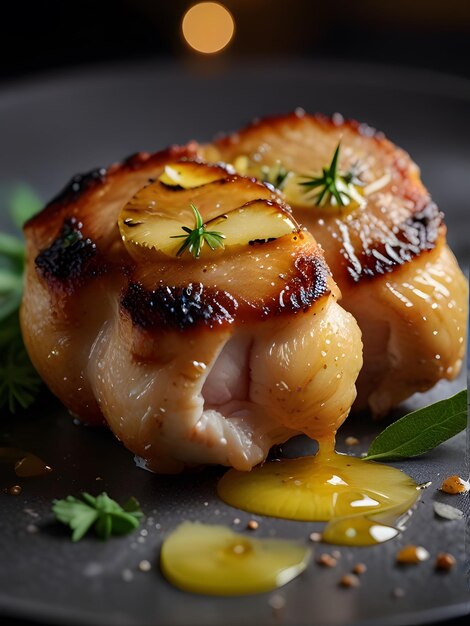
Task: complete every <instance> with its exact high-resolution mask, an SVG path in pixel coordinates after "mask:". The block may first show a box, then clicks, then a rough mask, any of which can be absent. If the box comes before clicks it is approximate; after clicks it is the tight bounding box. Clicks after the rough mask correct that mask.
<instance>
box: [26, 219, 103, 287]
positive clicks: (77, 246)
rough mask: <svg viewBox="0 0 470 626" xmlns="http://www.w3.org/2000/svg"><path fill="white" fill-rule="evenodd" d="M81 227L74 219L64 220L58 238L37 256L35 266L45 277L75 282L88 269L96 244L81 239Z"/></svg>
mask: <svg viewBox="0 0 470 626" xmlns="http://www.w3.org/2000/svg"><path fill="white" fill-rule="evenodd" d="M82 227H83V225H82V223H81V222H79V221H78V220H76V219H75V218H74V217H72V218H69V219H66V220H65V221H64V224H63V226H62V229H61V231H60V233H59V236H58V237H57V238H56V239H55V240H54V241H53V242H52V244H51V245H50V246H49V248H46V249H45V250H41V252H40V253H39V254H38V256H37V257H36V259H35V264H36V267H37V268H38V270H39V271H41V272H42V274H43V275H44V276H45V277H52V278H55V279H57V280H59V281H66V280H76V279H77V278H79V277H80V276H82V274H83V273H84V271H85V270H86V269H87V268H88V266H89V263H90V261H91V259H92V258H93V257H94V256H95V255H96V244H95V243H93V241H92V240H91V239H89V238H84V237H83V233H82V231H81V229H82Z"/></svg>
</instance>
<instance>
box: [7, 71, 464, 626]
mask: <svg viewBox="0 0 470 626" xmlns="http://www.w3.org/2000/svg"><path fill="white" fill-rule="evenodd" d="M296 106H302V107H304V108H306V109H307V110H309V111H316V110H318V111H323V112H325V113H332V112H334V111H340V112H342V113H343V114H344V115H345V116H348V117H356V118H358V119H360V120H361V121H367V122H369V123H370V124H371V125H374V126H377V127H378V128H380V129H382V130H384V131H385V132H386V134H387V135H388V136H389V137H390V138H391V139H392V140H393V141H395V142H397V143H398V144H399V145H401V146H402V147H404V148H405V149H407V150H408V151H409V152H410V153H411V155H412V156H413V157H414V158H415V160H416V161H417V162H418V163H419V164H420V165H421V167H422V172H423V178H424V182H425V184H427V186H428V187H429V188H430V190H431V193H432V194H433V196H434V198H435V199H436V201H437V202H438V203H439V205H440V206H441V208H442V209H443V210H444V211H445V212H446V214H447V223H448V228H449V241H450V243H451V245H452V246H453V249H454V251H455V252H456V253H457V255H458V256H459V259H460V260H461V262H462V263H463V264H465V263H466V261H467V260H468V249H469V246H468V232H469V226H470V224H469V221H470V217H469V211H468V198H469V197H470V176H469V174H468V172H469V171H470V155H469V152H468V139H467V138H468V137H469V136H470V116H469V115H468V111H469V106H470V89H469V87H468V84H466V83H465V82H462V81H460V80H458V79H453V78H449V77H442V76H439V75H423V74H414V73H408V72H403V71H398V70H384V69H377V68H373V67H370V66H367V67H366V66H356V65H348V64H311V65H309V64H303V63H292V64H290V65H288V66H287V65H285V66H283V65H282V64H281V65H279V67H278V68H277V69H276V70H274V69H273V66H270V67H268V66H264V67H258V68H256V67H251V68H242V67H240V66H237V67H236V68H229V67H218V68H217V69H215V68H214V71H212V72H211V73H209V74H208V73H203V72H201V69H200V68H193V69H192V70H190V69H188V68H187V69H185V70H183V69H181V68H178V67H176V66H162V65H153V64H143V65H139V66H132V67H131V66H129V67H120V68H107V69H106V68H103V69H102V70H99V71H94V72H82V73H77V74H74V75H73V76H71V77H61V78H46V77H43V78H41V79H40V80H39V79H38V80H37V81H35V82H31V83H29V84H23V85H16V86H12V87H10V88H7V89H4V91H3V93H0V120H1V127H2V138H1V139H2V154H1V155H0V184H2V185H3V188H5V185H9V184H11V183H12V182H14V181H28V182H29V183H31V184H32V186H33V187H34V188H35V189H37V190H38V191H39V193H40V194H41V195H42V197H43V199H47V198H48V197H50V196H52V195H53V194H54V193H56V192H57V191H58V189H59V188H60V187H61V186H63V185H64V184H65V182H66V181H67V180H68V179H69V178H70V177H71V176H72V175H73V174H75V173H76V172H78V171H86V170H88V169H90V168H92V167H94V166H96V165H104V164H108V163H110V162H112V161H114V160H116V159H119V158H121V157H124V156H126V155H127V154H129V153H132V152H135V151H138V150H156V149H159V148H161V147H163V146H165V145H166V144H169V143H174V142H185V141H186V140H188V139H189V138H195V139H199V140H207V139H209V138H211V137H212V135H213V134H214V133H216V132H218V131H219V130H221V129H224V130H227V131H228V130H232V129H234V128H236V127H238V126H239V125H241V124H244V123H246V122H247V121H249V119H250V118H251V117H253V116H256V115H260V114H268V113H276V112H282V111H288V110H291V109H293V108H295V107H296ZM4 223H5V215H4V214H2V213H1V212H0V224H1V225H3V224H4ZM464 385H465V379H464V376H463V375H462V376H461V377H460V379H459V381H456V382H454V383H452V384H448V383H442V384H440V385H438V386H437V387H436V389H435V390H433V391H432V392H431V393H428V394H425V395H424V396H416V397H414V398H413V399H412V400H411V401H410V402H409V403H408V405H407V407H406V408H410V407H412V406H413V407H415V406H420V405H423V404H425V403H428V402H430V401H433V400H435V399H437V398H440V397H446V396H448V395H450V394H451V393H454V392H455V391H457V390H459V389H461V388H463V387H464ZM383 425H384V424H383V423H381V424H379V425H377V424H375V423H371V422H369V421H368V418H367V416H362V417H359V416H358V417H355V418H354V419H350V420H348V421H347V422H346V424H345V426H344V428H343V429H342V430H341V432H340V436H339V446H338V447H339V450H342V451H347V448H346V447H345V446H344V443H343V442H344V439H345V437H346V436H347V435H348V434H353V435H355V436H359V438H360V440H361V444H360V446H358V447H355V448H354V449H353V450H350V452H354V454H358V453H359V452H361V451H362V450H365V449H367V446H368V443H369V442H370V440H371V439H372V438H373V436H374V435H375V434H376V433H377V432H378V431H379V430H381V429H382V427H383ZM0 445H14V446H17V447H21V448H24V449H26V450H29V451H31V452H35V453H37V454H39V455H40V456H41V457H43V458H44V460H45V461H46V462H48V463H49V464H50V465H52V466H53V468H54V472H53V473H52V474H51V475H49V476H46V477H40V478H34V479H27V480H26V479H24V480H20V481H18V479H15V477H14V475H13V473H12V472H11V470H10V469H9V468H8V467H7V466H6V465H4V464H2V465H0V471H1V474H0V488H4V487H8V486H10V485H11V484H14V483H16V482H20V484H21V485H22V486H23V493H22V495H21V496H19V497H12V496H7V495H2V494H0V523H1V530H2V532H1V534H0V554H1V562H0V615H12V616H16V617H24V618H29V619H35V620H39V621H43V622H45V623H58V624H87V625H92V624H110V623H113V624H116V625H120V624H123V625H124V624H125V625H136V626H137V625H147V624H148V625H150V624H161V625H162V626H166V625H168V626H183V625H189V624H195V625H199V624H200V625H201V626H202V625H204V626H216V625H219V624H225V625H227V626H230V625H232V624H233V625H236V624H241V623H244V624H256V625H257V626H264V625H267V624H277V623H280V622H281V623H284V624H292V625H293V624H312V625H315V626H320V625H325V626H329V625H331V626H333V625H335V626H336V625H338V626H346V625H347V626H353V625H354V626H357V625H359V624H374V625H379V624H396V625H399V624H400V625H401V624H403V625H411V624H421V623H430V622H435V621H438V620H440V619H445V618H450V617H454V616H459V615H465V614H466V613H467V612H468V609H469V605H468V598H469V596H468V583H467V575H466V574H467V573H466V564H465V560H466V559H465V549H466V548H465V547H466V544H465V521H464V520H460V521H454V522H450V521H443V520H439V519H437V518H435V517H434V514H433V510H432V501H433V500H441V501H446V502H449V503H450V504H452V505H454V506H457V507H459V508H461V509H465V510H467V512H468V501H469V498H468V497H460V496H457V497H453V498H451V497H450V496H445V494H441V493H440V492H439V491H437V488H438V486H439V484H440V481H441V480H442V478H443V477H444V476H446V475H449V474H454V473H457V474H459V475H461V476H466V475H468V468H467V466H466V439H465V436H464V435H461V436H459V437H456V438H454V439H453V440H451V441H449V442H448V443H446V444H444V445H443V446H441V447H440V448H439V449H437V450H435V451H433V452H432V453H430V454H428V455H426V457H424V458H422V459H417V460H413V461H408V462H405V463H402V464H399V465H398V466H399V467H401V468H403V469H405V470H406V471H407V472H408V473H409V474H410V475H411V476H412V477H413V478H414V479H415V480H416V481H417V482H426V481H428V480H431V481H433V484H432V486H431V487H430V488H429V489H428V490H426V491H425V492H423V496H422V500H421V502H420V503H418V504H417V506H416V510H415V512H414V515H413V516H412V518H411V519H410V521H409V522H408V527H407V530H406V531H405V533H404V534H403V535H402V536H401V537H400V538H399V539H398V540H395V541H392V542H389V543H387V544H384V545H383V546H376V547H373V548H356V549H352V548H340V552H341V558H340V559H339V564H338V566H337V567H336V568H334V569H322V568H320V567H319V566H317V565H316V564H315V563H314V562H313V563H312V565H311V566H310V567H309V568H308V570H307V571H306V572H305V573H304V574H303V575H302V576H301V577H300V578H298V579H297V580H295V581H293V582H292V583H290V584H289V585H287V586H286V587H285V588H283V589H281V590H279V592H277V593H278V594H280V595H282V597H283V598H284V599H285V608H284V610H283V613H282V616H281V617H280V616H279V615H277V614H276V615H275V614H273V610H272V608H271V607H270V605H269V602H268V601H269V594H264V595H259V596H253V597H247V598H212V597H202V596H193V595H190V594H184V593H182V592H180V591H178V590H176V589H173V588H172V587H170V585H168V584H167V583H166V582H165V581H164V580H163V579H162V577H161V576H160V574H159V571H158V566H157V560H158V553H159V546H160V545H161V541H162V539H163V538H164V536H165V534H166V533H167V532H169V531H170V530H171V529H172V528H174V527H175V526H176V525H177V524H178V523H179V522H180V521H181V520H183V519H190V520H202V521H206V522H212V523H226V524H229V525H231V524H232V523H233V520H234V518H236V517H238V518H239V519H240V520H241V523H240V525H239V527H238V528H240V529H244V528H245V525H246V522H247V521H248V520H249V519H250V516H249V515H248V514H246V513H243V512H239V511H236V510H235V509H232V508H230V507H228V506H225V505H224V504H222V503H221V502H220V501H219V500H218V499H217V497H216V494H215V485H216V481H217V478H218V477H219V476H220V475H221V473H222V470H220V469H219V468H212V469H207V470H204V471H202V472H199V473H194V474H189V475H186V476H183V477H172V478H168V477H158V476H154V475H152V474H150V473H148V472H144V471H142V470H139V469H137V468H136V467H135V465H134V462H133V459H132V456H131V455H130V454H129V453H128V452H127V451H126V450H124V449H123V448H122V447H121V446H120V444H119V443H118V442H117V441H115V440H114V438H113V437H112V436H111V435H110V434H109V433H107V432H104V431H95V430H91V429H87V428H84V427H78V426H75V425H74V424H73V423H72V422H71V420H70V418H68V416H67V414H66V412H65V411H64V409H63V408H61V407H60V406H59V405H58V404H57V403H55V402H54V401H52V400H50V399H49V398H47V397H46V398H45V399H44V400H43V402H42V403H41V404H40V405H39V406H38V407H36V408H35V409H34V410H33V411H32V412H31V414H30V415H28V416H22V417H21V418H17V419H13V418H10V417H6V416H1V418H0ZM309 449H311V444H309V443H308V442H306V441H305V440H304V439H300V440H296V441H293V442H291V443H290V444H289V445H288V446H286V452H287V453H289V454H296V453H305V452H307V451H308V450H309ZM82 490H87V491H90V492H92V493H98V492H99V491H102V490H106V491H108V493H110V495H112V496H113V497H115V498H117V499H118V500H121V501H122V500H124V499H125V498H126V497H127V496H129V495H135V496H136V497H137V498H138V499H139V500H140V501H141V504H142V508H143V510H144V511H145V513H146V514H147V519H146V521H145V523H144V525H143V526H142V528H143V529H145V530H146V531H147V533H145V532H144V533H143V534H139V533H136V534H134V535H131V536H128V537H124V538H120V539H113V540H112V541H109V542H107V543H100V542H98V541H97V540H94V539H93V538H90V539H88V538H87V539H85V540H83V541H82V542H80V543H79V544H76V545H73V544H72V543H71V542H70V541H69V540H68V532H67V530H66V529H65V528H61V527H58V526H57V525H55V524H53V523H52V516H51V514H50V503H51V500H52V499H54V498H57V497H63V496H65V495H67V494H69V493H74V494H77V493H78V492H80V491H82ZM320 528H321V525H319V524H308V523H300V522H287V521H282V520H275V519H268V518H265V519H262V520H261V524H260V529H259V531H257V532H258V535H259V536H270V535H276V536H279V537H298V538H303V539H305V541H307V538H308V535H309V533H310V532H312V531H313V530H318V529H320ZM35 529H38V532H31V531H32V530H35ZM407 543H417V544H420V545H423V546H425V547H426V548H427V549H428V550H429V551H430V552H431V555H432V557H435V555H436V553H437V552H439V551H449V552H452V553H453V554H454V555H455V556H456V557H457V558H458V566H457V567H456V568H454V570H453V571H452V572H451V573H450V574H448V575H438V574H436V573H435V572H434V570H433V558H431V560H430V561H428V562H426V563H424V564H422V565H420V566H417V567H409V568H407V569H403V568H398V567H396V566H395V564H394V557H395V553H396V551H397V550H398V549H399V547H400V546H402V545H405V544H407ZM323 550H325V551H328V550H330V551H331V548H329V547H324V548H323V547H322V546H320V545H318V544H316V545H315V546H314V551H315V553H316V554H317V555H318V554H319V553H320V552H321V551H323ZM142 559H147V560H149V561H151V562H152V564H153V569H152V570H151V571H150V572H148V573H142V572H140V571H139V569H138V563H139V562H140V561H141V560H142ZM357 561H362V562H364V563H366V564H367V567H368V570H367V572H366V574H364V576H363V578H362V585H361V586H360V587H359V588H358V589H349V590H344V589H340V588H339V587H338V585H337V582H338V579H339V578H340V577H341V575H342V574H343V573H346V572H348V571H350V569H351V567H352V566H353V565H354V564H355V563H356V562H357ZM397 587H400V588H402V589H403V590H404V592H405V594H404V595H403V597H401V598H399V599H397V598H395V597H393V590H394V589H396V588H397Z"/></svg>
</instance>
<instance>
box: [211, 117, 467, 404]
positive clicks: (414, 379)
mask: <svg viewBox="0 0 470 626" xmlns="http://www.w3.org/2000/svg"><path fill="white" fill-rule="evenodd" d="M338 142H340V151H339V160H338V172H342V173H346V172H350V173H352V172H355V176H357V177H358V183H359V185H358V186H357V188H356V192H357V193H356V194H355V196H354V197H353V201H352V202H351V203H350V204H349V206H345V207H342V206H340V205H339V204H338V205H337V206H332V203H330V205H328V204H325V205H324V206H317V205H316V200H318V198H317V199H316V198H315V194H316V193H317V192H318V187H317V188H315V189H310V188H308V187H306V186H305V185H303V184H302V183H305V182H306V181H308V180H309V179H310V180H311V178H312V177H313V176H318V175H319V174H321V173H322V168H325V167H327V166H328V165H329V164H330V162H331V160H332V156H333V154H334V152H335V148H336V147H337V145H338ZM202 154H204V155H205V156H206V157H207V158H209V159H212V160H221V161H225V162H227V163H232V164H233V165H234V166H235V167H236V168H237V169H238V170H239V171H240V172H241V173H243V174H246V175H251V176H256V177H257V178H259V179H265V180H268V181H270V182H273V183H274V184H278V185H280V186H281V187H282V188H283V191H284V194H285V198H286V200H287V202H288V203H289V204H290V206H291V207H292V209H293V212H294V216H295V217H296V219H297V220H298V221H299V222H300V223H301V224H302V225H304V226H305V227H306V228H307V229H308V230H309V231H310V232H311V233H312V235H313V236H314V237H315V239H316V240H317V241H318V242H319V243H320V244H321V246H322V247H323V249H324V252H325V258H326V260H327V262H328V265H329V266H330V268H331V270H332V273H333V276H334V278H335V280H336V282H337V283H338V285H339V287H340V289H341V292H342V295H343V300H342V305H343V306H344V308H345V309H347V310H348V311H349V312H351V313H352V314H353V315H354V317H355V318H356V320H357V322H358V324H359V327H360V328H361V331H362V337H363V342H364V367H363V369H362V371H361V374H360V376H359V379H358V398H357V401H356V404H355V408H357V409H362V408H365V407H367V406H369V407H370V408H371V409H372V411H373V413H374V414H376V415H382V414H384V413H386V412H387V411H388V410H389V409H390V408H391V407H393V406H395V405H396V404H398V403H400V402H401V401H403V400H405V399H406V398H407V397H408V396H410V395H411V394H413V393H414V392H416V391H425V390H427V389H429V388H430V387H432V386H433V385H434V384H435V383H436V382H437V381H438V380H440V379H442V378H446V379H452V378H454V377H455V376H456V375H457V374H458V372H459V370H460V367H461V363H462V359H463V355H464V346H465V333H466V320H467V311H468V306H467V302H468V285H467V282H466V280H465V277H464V276H463V274H462V272H461V270H460V269H459V267H458V264H457V262H456V260H455V258H454V256H453V254H452V252H451V251H450V249H449V247H448V246H447V245H446V227H445V225H444V221H443V216H442V213H441V212H440V211H439V209H438V207H437V206H436V205H435V204H434V202H433V201H432V200H431V198H430V195H429V193H428V191H427V190H426V189H425V187H424V186H423V184H422V182H421V180H420V176H419V169H418V167H417V165H416V164H415V163H414V162H413V161H412V160H411V158H410V157H409V155H408V154H407V153H406V152H404V151H403V150H401V149H400V148H397V147H396V146H395V145H394V144H392V143H391V142H390V141H388V140H387V139H385V138H384V136H383V135H382V134H381V133H378V132H376V131H375V130H374V129H372V128H370V127H368V126H366V125H364V124H358V123H357V122H353V121H344V120H343V118H342V117H341V116H339V115H336V116H334V117H333V118H327V117H324V116H321V115H314V116H312V115H306V114H305V113H304V112H302V111H299V112H296V113H293V114H290V115H286V116H281V117H273V118H266V119H263V120H261V121H257V122H255V123H253V124H252V125H251V126H249V127H247V128H245V129H243V130H241V131H239V132H236V133H234V134H232V135H229V136H227V137H225V138H222V139H221V140H219V141H216V142H215V143H214V144H212V145H209V146H206V147H205V149H204V150H202Z"/></svg>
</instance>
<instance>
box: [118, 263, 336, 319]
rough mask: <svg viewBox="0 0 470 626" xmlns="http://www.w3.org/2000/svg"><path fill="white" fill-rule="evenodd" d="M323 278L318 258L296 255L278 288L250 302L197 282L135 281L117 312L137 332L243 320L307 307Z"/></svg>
mask: <svg viewBox="0 0 470 626" xmlns="http://www.w3.org/2000/svg"><path fill="white" fill-rule="evenodd" d="M328 277H329V270H328V267H327V265H326V263H325V261H324V260H323V258H322V257H321V256H319V255H311V256H300V257H298V258H297V259H296V260H295V262H294V272H293V274H292V275H291V276H290V277H286V282H285V286H284V288H283V289H282V290H281V291H280V292H279V291H278V290H276V291H275V292H274V293H272V294H267V296H266V298H265V299H263V300H262V301H259V300H253V301H250V300H248V299H246V298H243V297H240V296H235V295H233V294H231V293H229V292H228V291H226V290H222V289H216V288H215V287H207V286H204V285H203V284H202V283H189V284H188V285H186V286H167V285H161V286H159V287H158V288H156V289H154V290H149V289H146V288H145V287H144V286H143V285H142V283H140V282H131V283H130V284H129V286H128V287H127V288H126V290H125V291H124V293H123V295H122V298H121V310H122V311H123V312H124V313H125V314H127V315H129V316H130V318H131V320H132V322H133V324H134V325H135V326H138V327H139V328H141V329H143V330H157V329H178V330H185V329H187V328H196V327H204V326H205V327H207V328H214V327H218V326H221V325H227V324H233V323H242V324H243V323H245V322H249V321H256V320H261V319H263V318H267V317H271V316H273V315H284V314H295V313H299V312H306V311H308V310H309V309H310V308H311V307H312V305H313V304H315V303H316V302H317V301H318V300H320V298H322V297H323V296H327V295H329V294H330V289H329V286H328Z"/></svg>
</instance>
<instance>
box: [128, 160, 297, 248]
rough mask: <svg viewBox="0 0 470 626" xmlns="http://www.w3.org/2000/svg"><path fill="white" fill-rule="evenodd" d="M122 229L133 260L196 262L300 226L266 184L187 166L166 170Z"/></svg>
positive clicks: (136, 202)
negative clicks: (161, 257) (154, 258)
mask: <svg viewBox="0 0 470 626" xmlns="http://www.w3.org/2000/svg"><path fill="white" fill-rule="evenodd" d="M119 229H120V232H121V236H122V238H123V241H124V243H125V245H126V247H127V249H128V251H129V252H130V254H131V255H132V256H134V257H137V258H142V256H143V255H144V256H147V257H148V255H149V253H150V254H157V255H164V256H166V257H173V258H177V257H181V258H193V257H199V256H205V257H208V256H210V255H214V254H221V253H223V252H224V251H229V250H230V249H233V248H238V247H239V246H245V245H253V244H256V243H262V242H266V241H272V240H274V239H278V238H279V237H283V236H284V235H288V234H291V233H293V232H297V231H298V230H299V226H298V224H297V223H296V222H295V220H294V219H293V217H292V215H291V214H290V212H289V211H288V210H287V207H286V206H285V205H283V204H282V203H281V200H280V198H279V196H278V195H277V194H276V193H275V192H273V191H272V190H271V189H268V188H267V187H266V186H265V185H262V184H260V183H257V182H255V181H253V180H251V179H249V178H243V177H241V176H237V175H235V174H233V173H232V172H231V171H230V170H227V169H225V168H224V167H221V166H217V165H208V164H205V163H200V162H191V161H182V162H177V163H171V164H168V165H166V166H165V168H164V171H163V173H162V175H161V176H160V177H159V179H158V180H157V181H155V182H153V183H151V184H150V185H147V186H146V187H144V188H143V189H141V190H140V191H139V192H138V193H137V194H136V195H135V196H134V197H133V198H132V199H131V200H130V201H129V202H128V203H127V204H126V205H125V206H124V208H123V209H122V210H121V213H120V216H119ZM185 243H186V244H187V245H185ZM190 244H192V245H190Z"/></svg>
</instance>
